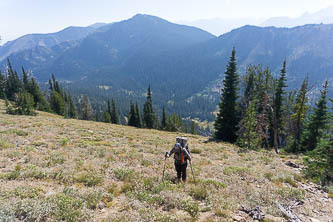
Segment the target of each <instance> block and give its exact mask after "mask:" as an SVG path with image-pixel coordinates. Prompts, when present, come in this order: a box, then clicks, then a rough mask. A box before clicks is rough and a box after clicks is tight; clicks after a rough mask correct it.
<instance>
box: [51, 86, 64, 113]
mask: <svg viewBox="0 0 333 222" xmlns="http://www.w3.org/2000/svg"><path fill="white" fill-rule="evenodd" d="M50 105H51V109H52V110H53V111H54V112H55V113H56V114H58V115H61V116H63V115H64V114H65V101H64V99H63V98H62V96H61V95H60V94H59V93H58V92H57V91H55V90H54V91H53V92H52V93H51V96H50Z"/></svg>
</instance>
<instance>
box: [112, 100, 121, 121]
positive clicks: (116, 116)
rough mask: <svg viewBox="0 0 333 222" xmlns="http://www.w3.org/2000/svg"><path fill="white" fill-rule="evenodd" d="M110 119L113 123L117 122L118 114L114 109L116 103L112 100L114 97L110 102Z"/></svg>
mask: <svg viewBox="0 0 333 222" xmlns="http://www.w3.org/2000/svg"><path fill="white" fill-rule="evenodd" d="M110 115H111V121H112V123H113V124H119V116H118V112H117V109H116V103H115V101H114V99H112V102H111V114H110Z"/></svg>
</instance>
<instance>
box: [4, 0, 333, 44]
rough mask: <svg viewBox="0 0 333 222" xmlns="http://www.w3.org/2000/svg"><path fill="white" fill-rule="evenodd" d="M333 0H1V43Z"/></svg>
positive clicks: (310, 6) (286, 9)
mask: <svg viewBox="0 0 333 222" xmlns="http://www.w3.org/2000/svg"><path fill="white" fill-rule="evenodd" d="M331 5H333V0H0V36H1V37H2V44H3V43H5V42H6V41H8V40H13V39H15V38H17V37H19V36H21V35H24V34H28V33H49V32H56V31H59V30H61V29H63V28H65V27H67V26H71V25H72V26H88V25H90V24H93V23H96V22H106V23H109V22H114V21H120V20H123V19H127V18H129V17H132V16H133V15H135V14H137V13H142V14H151V15H156V16H159V17H162V18H165V19H168V20H170V21H180V20H187V21H193V20H197V19H203V18H204V19H206V18H216V17H219V18H227V19H230V18H244V17H255V18H259V17H260V18H269V17H275V16H289V17H297V16H300V15H302V14H303V13H304V12H315V11H318V10H320V9H322V8H326V7H328V6H331Z"/></svg>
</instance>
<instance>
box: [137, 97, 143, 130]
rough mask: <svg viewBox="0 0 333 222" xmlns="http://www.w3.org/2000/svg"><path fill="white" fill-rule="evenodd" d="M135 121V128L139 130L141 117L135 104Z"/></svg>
mask: <svg viewBox="0 0 333 222" xmlns="http://www.w3.org/2000/svg"><path fill="white" fill-rule="evenodd" d="M135 115H136V116H135V117H136V118H135V121H136V127H138V128H141V127H142V124H141V115H140V111H139V106H138V103H136V104H135Z"/></svg>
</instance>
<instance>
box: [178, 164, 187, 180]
mask: <svg viewBox="0 0 333 222" xmlns="http://www.w3.org/2000/svg"><path fill="white" fill-rule="evenodd" d="M186 167H187V162H185V163H183V164H182V163H177V162H175V168H176V171H177V178H178V180H180V178H182V180H183V181H184V182H185V181H186Z"/></svg>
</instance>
